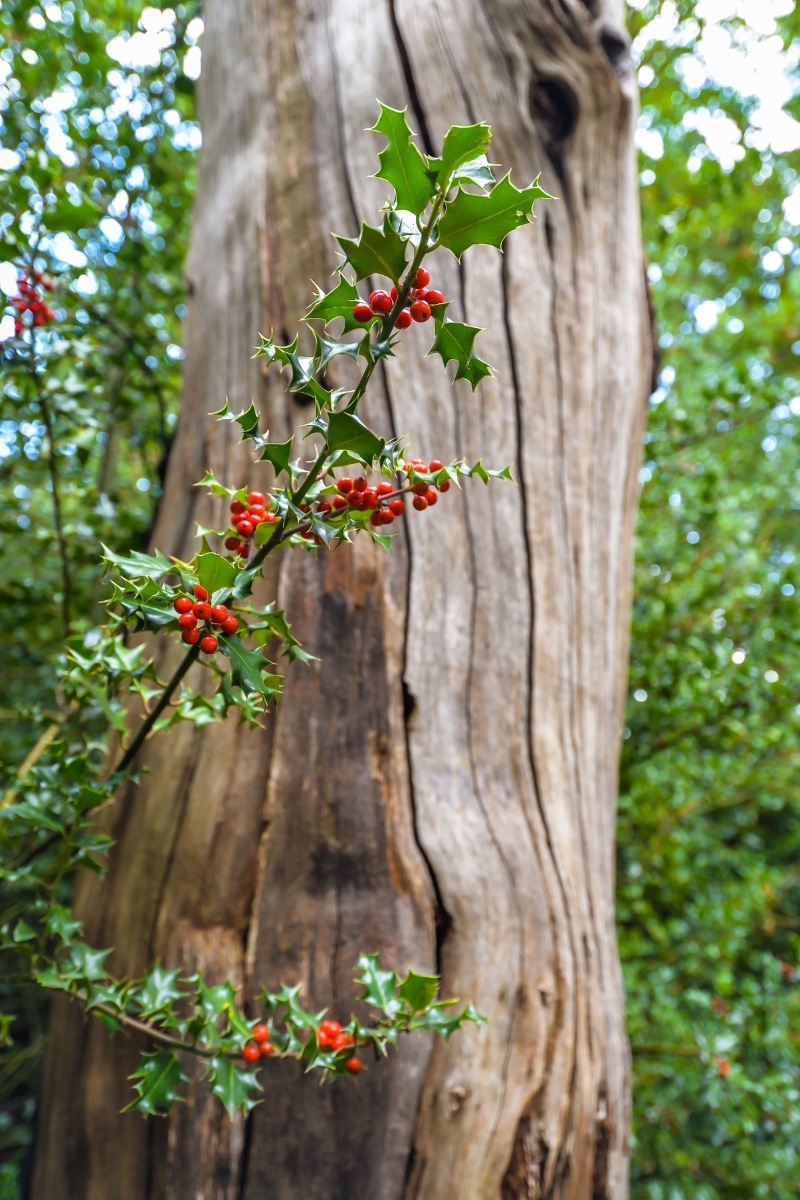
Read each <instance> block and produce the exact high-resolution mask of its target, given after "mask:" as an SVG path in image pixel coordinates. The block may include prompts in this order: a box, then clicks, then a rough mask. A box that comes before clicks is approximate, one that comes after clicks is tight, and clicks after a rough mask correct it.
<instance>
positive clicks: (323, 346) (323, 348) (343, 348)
mask: <svg viewBox="0 0 800 1200" xmlns="http://www.w3.org/2000/svg"><path fill="white" fill-rule="evenodd" d="M314 340H315V342H316V343H317V351H316V354H315V355H314V357H315V358H316V360H317V370H318V371H324V370H325V368H326V367H327V365H328V363H329V362H330V361H331V359H332V358H338V357H339V356H340V355H342V354H346V355H347V357H348V358H352V359H356V358H358V342H339V341H336V340H335V339H332V338H326V337H325V335H324V334H322V333H317V332H316V330H314Z"/></svg>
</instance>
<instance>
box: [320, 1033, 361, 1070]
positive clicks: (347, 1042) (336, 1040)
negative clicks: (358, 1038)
mask: <svg viewBox="0 0 800 1200" xmlns="http://www.w3.org/2000/svg"><path fill="white" fill-rule="evenodd" d="M354 1041H355V1039H354V1038H353V1035H352V1033H345V1032H344V1031H343V1029H342V1027H341V1025H340V1024H339V1022H338V1021H323V1022H322V1023H321V1024H320V1027H319V1032H318V1033H317V1045H318V1046H319V1048H320V1050H333V1052H334V1054H338V1053H339V1051H340V1050H349V1048H350V1047H351V1046H352V1045H353V1044H354ZM344 1065H345V1070H347V1071H349V1072H350V1074H351V1075H359V1074H360V1073H361V1071H362V1070H363V1068H364V1064H363V1063H362V1061H361V1059H360V1058H359V1057H358V1055H357V1054H354V1053H351V1055H350V1057H349V1058H348V1059H347V1062H346V1063H345V1064H344Z"/></svg>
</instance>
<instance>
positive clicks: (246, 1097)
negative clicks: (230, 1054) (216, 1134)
mask: <svg viewBox="0 0 800 1200" xmlns="http://www.w3.org/2000/svg"><path fill="white" fill-rule="evenodd" d="M208 1073H209V1076H210V1079H211V1091H212V1092H213V1094H214V1095H215V1096H218V1097H219V1099H220V1100H221V1101H222V1103H223V1104H224V1105H225V1108H226V1109H227V1112H228V1116H229V1117H235V1116H236V1112H237V1109H240V1110H241V1111H242V1113H244V1115H245V1116H247V1114H248V1113H249V1112H250V1111H251V1109H253V1108H255V1106H256V1105H257V1104H260V1100H259V1099H258V1098H257V1097H256V1096H255V1095H254V1093H255V1092H256V1091H261V1085H260V1084H259V1082H258V1076H257V1074H256V1072H255V1071H251V1070H247V1069H246V1068H244V1067H240V1066H239V1065H238V1064H237V1063H236V1062H234V1060H233V1059H231V1058H227V1057H226V1056H224V1055H222V1054H216V1055H214V1057H213V1058H210V1059H209V1060H208Z"/></svg>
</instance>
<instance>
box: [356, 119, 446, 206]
mask: <svg viewBox="0 0 800 1200" xmlns="http://www.w3.org/2000/svg"><path fill="white" fill-rule="evenodd" d="M380 108H381V115H380V116H379V117H378V120H377V121H376V123H375V124H374V125H373V127H372V128H373V130H374V131H375V132H377V133H382V134H384V136H385V137H386V138H387V139H388V145H387V146H386V148H385V149H384V150H382V151H381V153H380V154H379V155H378V158H379V159H380V164H381V166H380V170H379V171H377V172H376V175H377V177H378V178H379V179H385V180H386V182H387V183H390V184H391V185H392V187H393V188H394V190H395V196H396V198H397V207H398V208H406V209H409V210H410V211H411V212H412V213H415V214H416V215H419V214H420V213H422V212H424V210H425V208H426V207H427V205H428V203H429V202H430V200H431V198H432V197H433V193H434V190H435V185H434V182H433V180H432V179H431V178H430V175H429V173H428V170H427V159H426V158H425V157H424V155H422V154H421V153H420V151H419V150H418V149H417V147H416V146H415V145H414V143H413V141H412V140H411V138H412V133H411V129H410V128H409V125H408V121H407V120H406V111H407V110H406V109H403V110H402V112H400V111H398V110H397V109H395V108H388V107H387V106H386V105H385V104H381V106H380Z"/></svg>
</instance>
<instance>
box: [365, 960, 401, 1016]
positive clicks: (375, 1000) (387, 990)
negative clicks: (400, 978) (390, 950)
mask: <svg viewBox="0 0 800 1200" xmlns="http://www.w3.org/2000/svg"><path fill="white" fill-rule="evenodd" d="M358 969H359V976H358V982H359V983H361V984H363V987H364V996H363V999H364V1000H366V1001H367V1003H368V1004H373V1005H374V1006H375V1007H376V1008H380V1009H382V1011H383V1012H384V1013H385V1014H386V1016H387V1017H390V1018H391V1017H395V1016H396V1015H397V1014H398V1013H399V1012H400V1010H401V1008H402V1007H403V1003H402V1001H401V1000H400V998H399V996H398V995H397V976H396V975H395V973H394V971H382V970H381V967H380V964H379V961H378V955H377V954H362V955H361V957H360V958H359V960H358Z"/></svg>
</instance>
